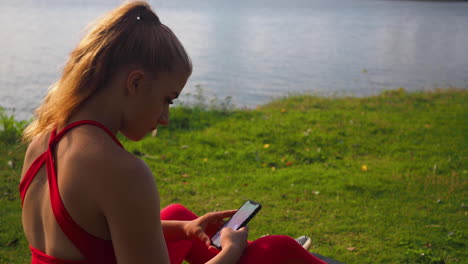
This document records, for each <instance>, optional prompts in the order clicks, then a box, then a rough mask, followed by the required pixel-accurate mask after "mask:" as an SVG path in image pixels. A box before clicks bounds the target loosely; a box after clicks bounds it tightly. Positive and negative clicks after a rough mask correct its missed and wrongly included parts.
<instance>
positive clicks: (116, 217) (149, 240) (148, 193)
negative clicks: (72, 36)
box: [98, 154, 169, 264]
mask: <svg viewBox="0 0 468 264" xmlns="http://www.w3.org/2000/svg"><path fill="white" fill-rule="evenodd" d="M114 158H115V159H117V160H115V161H114V162H112V166H111V167H112V168H110V169H108V170H106V172H105V175H103V176H102V180H103V181H104V182H105V183H106V185H105V186H104V187H103V188H102V193H101V194H100V197H99V201H98V203H99V206H100V208H101V210H102V212H103V214H104V215H105V217H106V219H107V223H108V227H109V230H110V234H111V238H112V244H113V246H114V250H115V254H116V257H117V262H118V263H119V264H122V263H123V264H127V263H128V264H130V263H169V256H168V252H167V248H166V243H165V240H164V235H163V230H162V225H161V220H160V212H159V210H160V208H159V194H158V191H157V188H156V184H155V181H154V178H153V175H152V173H151V171H150V170H149V168H148V166H147V165H146V164H145V163H144V162H143V161H141V160H140V159H138V158H136V157H133V156H130V154H129V155H128V156H126V157H125V155H124V157H116V156H114Z"/></svg>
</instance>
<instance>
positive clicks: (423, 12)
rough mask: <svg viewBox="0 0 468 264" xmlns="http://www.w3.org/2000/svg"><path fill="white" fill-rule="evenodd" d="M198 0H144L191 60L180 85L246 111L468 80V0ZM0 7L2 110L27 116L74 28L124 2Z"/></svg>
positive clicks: (54, 74) (467, 83)
mask: <svg viewBox="0 0 468 264" xmlns="http://www.w3.org/2000/svg"><path fill="white" fill-rule="evenodd" d="M194 2H199V1H190V0H172V1H170V0H165V1H151V2H150V3H151V4H152V5H153V7H154V9H155V10H156V12H157V13H158V14H159V16H160V17H161V20H162V22H163V23H165V24H167V25H168V26H169V27H171V28H172V29H173V31H174V32H175V33H176V35H178V36H179V38H180V39H181V41H182V42H183V43H184V45H185V46H186V48H187V50H188V52H189V54H190V55H191V57H192V60H193V64H194V72H193V75H192V77H191V79H190V80H189V82H188V84H187V86H186V90H185V91H184V92H190V93H194V90H195V86H196V85H201V86H202V87H203V90H204V92H205V94H206V95H207V96H210V95H216V96H217V97H218V98H220V99H222V98H225V97H226V96H232V98H233V103H234V104H236V105H238V106H247V107H253V106H255V105H258V104H262V103H265V102H268V101H269V100H271V99H272V98H274V97H278V96H282V95H287V94H290V93H303V92H309V93H317V94H322V95H331V94H339V95H344V94H346V95H348V94H353V95H358V96H364V95H371V94H375V93H378V92H380V91H382V90H385V89H394V88H398V87H401V86H403V87H405V88H406V89H408V90H419V89H431V88H434V87H447V86H450V85H452V86H458V87H468V49H467V43H468V30H467V29H468V2H451V1H448V2H447V1H445V2H444V1H440V2H437V1H403V0H401V1H397V0H393V1H392V0H388V1H384V0H354V1H353V0H334V1H329V0H315V1H313V0H310V1H306V0H302V1H301V0H292V1H280V0H269V1H266V0H253V1H229V0H218V1H215V0H211V1H203V4H201V5H200V4H199V3H194ZM232 2H235V4H233V3H232ZM0 3H1V4H0V8H1V15H0V39H1V41H0V61H1V64H0V105H1V106H4V107H7V108H15V109H16V115H18V116H19V117H20V118H28V117H30V116H31V112H32V111H33V109H34V108H35V107H37V106H38V104H39V103H40V100H41V99H42V97H43V96H44V95H45V93H46V91H47V88H48V86H49V85H50V84H51V83H53V82H54V81H55V80H57V78H59V75H60V71H61V68H62V67H63V65H64V62H65V60H66V59H67V56H68V54H69V52H70V51H71V50H72V49H73V48H74V46H75V45H76V44H77V42H78V40H79V39H80V37H81V36H83V30H82V29H83V28H84V27H85V26H86V25H87V24H88V23H89V22H90V21H92V20H93V19H95V18H96V17H97V16H99V15H101V14H103V13H104V12H105V11H107V10H110V9H112V8H113V7H115V6H117V5H118V4H119V3H120V1H112V0H105V1H102V0H101V1H91V0H86V1H66V0H64V1H58V0H56V1H54V0H42V1H40V0H35V1H33V0H29V1H0ZM181 99H182V100H184V96H181ZM186 99H187V96H186Z"/></svg>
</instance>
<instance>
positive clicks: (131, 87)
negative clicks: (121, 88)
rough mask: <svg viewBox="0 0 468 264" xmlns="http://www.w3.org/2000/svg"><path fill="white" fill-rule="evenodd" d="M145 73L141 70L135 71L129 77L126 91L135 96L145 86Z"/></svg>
mask: <svg viewBox="0 0 468 264" xmlns="http://www.w3.org/2000/svg"><path fill="white" fill-rule="evenodd" d="M144 77H145V73H144V72H143V71H140V70H133V71H131V72H130V73H129V74H128V76H127V83H126V88H127V89H126V90H127V92H128V94H129V95H133V94H135V93H136V92H137V91H138V90H139V88H140V87H141V86H143V78H144Z"/></svg>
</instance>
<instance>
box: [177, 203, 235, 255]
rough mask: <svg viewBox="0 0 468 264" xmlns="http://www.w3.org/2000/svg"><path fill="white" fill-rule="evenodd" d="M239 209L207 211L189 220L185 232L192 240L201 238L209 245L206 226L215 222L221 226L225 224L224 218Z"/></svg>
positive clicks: (209, 240)
mask: <svg viewBox="0 0 468 264" xmlns="http://www.w3.org/2000/svg"><path fill="white" fill-rule="evenodd" d="M236 211H237V210H229V211H222V212H213V213H207V214H205V215H203V216H200V217H199V218H197V219H195V220H192V221H189V222H187V224H186V225H185V227H184V229H185V234H186V236H187V238H189V239H191V240H201V241H202V242H203V243H205V244H206V246H207V247H209V246H210V245H211V239H210V237H209V236H208V235H207V234H206V233H205V230H206V227H207V225H209V224H214V225H216V226H219V227H218V228H221V226H223V225H224V220H223V219H225V218H227V217H231V216H232V215H234V214H235V213H236Z"/></svg>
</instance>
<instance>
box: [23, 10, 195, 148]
mask: <svg viewBox="0 0 468 264" xmlns="http://www.w3.org/2000/svg"><path fill="white" fill-rule="evenodd" d="M125 65H138V66H140V67H143V68H144V69H145V70H147V71H149V72H154V73H160V72H174V71H175V70H176V69H177V70H179V71H183V72H185V73H186V74H188V75H190V74H191V72H192V64H191V61H190V58H189V56H188V55H187V52H186V51H185V49H184V47H183V46H182V44H181V43H180V41H179V40H178V39H177V37H176V36H175V35H174V33H173V32H172V31H171V30H170V29H169V28H168V27H167V26H165V25H163V24H162V23H161V22H160V21H159V18H158V16H157V15H156V14H155V13H154V12H153V11H152V10H151V7H150V6H149V4H148V3H146V2H143V1H132V2H127V3H124V4H122V5H121V6H119V7H118V8H116V9H114V10H112V11H110V12H109V13H107V14H106V15H104V16H103V17H102V18H101V19H99V20H97V21H96V22H95V23H94V24H93V25H92V27H91V28H90V30H89V31H88V33H87V34H86V35H85V36H84V38H83V39H82V40H81V41H80V43H79V44H78V46H77V47H76V48H75V50H74V51H73V52H72V53H71V54H70V57H69V59H68V61H67V63H66V65H65V67H64V69H63V73H62V76H61V78H60V79H59V80H58V81H57V82H56V83H55V84H53V85H52V86H51V87H50V88H49V91H48V94H47V95H46V97H45V98H44V101H43V102H42V104H41V105H40V106H39V107H38V108H37V109H36V111H35V120H34V121H33V122H32V123H31V124H29V125H28V126H27V127H26V129H25V130H24V132H23V142H25V143H26V142H29V141H31V140H32V139H33V138H34V137H35V136H37V135H40V134H42V133H46V132H50V131H52V130H53V129H54V128H56V127H59V126H63V125H65V124H66V122H67V121H68V120H69V118H70V117H71V115H72V114H73V113H74V112H75V111H76V110H77V109H78V108H79V107H80V106H81V105H82V104H83V103H84V102H85V101H86V100H87V99H88V98H90V97H91V96H92V95H93V94H95V93H96V92H97V91H98V89H99V88H101V87H103V86H105V85H106V84H107V82H108V81H109V80H110V79H111V78H112V76H113V75H114V74H115V72H116V71H117V70H118V69H120V68H121V67H122V66H125Z"/></svg>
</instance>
